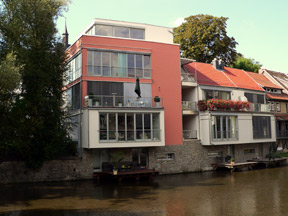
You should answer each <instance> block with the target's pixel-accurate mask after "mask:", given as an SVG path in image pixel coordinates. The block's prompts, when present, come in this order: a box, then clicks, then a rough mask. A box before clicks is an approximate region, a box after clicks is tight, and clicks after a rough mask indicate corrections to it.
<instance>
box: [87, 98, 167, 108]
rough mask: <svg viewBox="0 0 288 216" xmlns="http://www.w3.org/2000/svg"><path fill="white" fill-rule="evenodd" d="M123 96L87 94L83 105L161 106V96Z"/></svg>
mask: <svg viewBox="0 0 288 216" xmlns="http://www.w3.org/2000/svg"><path fill="white" fill-rule="evenodd" d="M158 100H159V101H157V100H156V101H155V98H150V97H141V98H137V97H124V96H116V95H112V96H110V95H109V96H107V95H89V96H86V97H85V98H84V107H146V108H163V107H164V106H163V98H158Z"/></svg>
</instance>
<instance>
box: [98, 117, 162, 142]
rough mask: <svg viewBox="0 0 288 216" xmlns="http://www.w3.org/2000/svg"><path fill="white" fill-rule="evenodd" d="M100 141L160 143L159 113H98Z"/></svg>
mask: <svg viewBox="0 0 288 216" xmlns="http://www.w3.org/2000/svg"><path fill="white" fill-rule="evenodd" d="M99 120H100V131H99V132H100V141H110V142H111V141H112V142H121V141H128V142H129V141H130V142H131V141H160V114H159V113H132V112H131V113H129V112H127V113H100V115H99Z"/></svg>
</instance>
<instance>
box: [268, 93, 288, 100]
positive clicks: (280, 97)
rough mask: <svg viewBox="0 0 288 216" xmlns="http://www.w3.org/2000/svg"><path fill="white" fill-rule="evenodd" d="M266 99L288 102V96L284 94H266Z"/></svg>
mask: <svg viewBox="0 0 288 216" xmlns="http://www.w3.org/2000/svg"><path fill="white" fill-rule="evenodd" d="M266 97H267V98H269V99H272V100H285V101H288V96H287V95H284V94H273V93H266Z"/></svg>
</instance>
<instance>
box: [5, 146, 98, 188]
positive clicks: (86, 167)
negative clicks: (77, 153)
mask: <svg viewBox="0 0 288 216" xmlns="http://www.w3.org/2000/svg"><path fill="white" fill-rule="evenodd" d="M92 173H93V155H92V152H91V151H90V152H89V151H85V150H84V151H83V156H82V158H73V159H65V160H52V161H47V162H45V163H44V164H43V166H42V167H41V169H39V170H31V169H27V168H26V166H25V163H24V162H19V161H15V162H3V163H0V183H20V182H43V181H63V180H78V179H92V178H93V176H92Z"/></svg>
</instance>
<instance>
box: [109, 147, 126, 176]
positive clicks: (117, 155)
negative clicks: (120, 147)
mask: <svg viewBox="0 0 288 216" xmlns="http://www.w3.org/2000/svg"><path fill="white" fill-rule="evenodd" d="M124 157H125V154H124V152H122V151H113V152H111V153H110V160H111V163H112V166H113V175H117V174H118V168H119V166H120V162H121V161H122V160H124Z"/></svg>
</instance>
